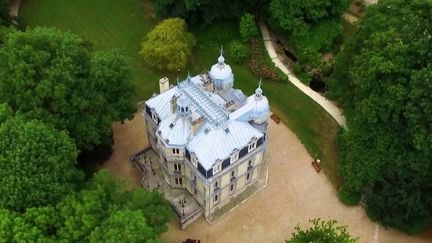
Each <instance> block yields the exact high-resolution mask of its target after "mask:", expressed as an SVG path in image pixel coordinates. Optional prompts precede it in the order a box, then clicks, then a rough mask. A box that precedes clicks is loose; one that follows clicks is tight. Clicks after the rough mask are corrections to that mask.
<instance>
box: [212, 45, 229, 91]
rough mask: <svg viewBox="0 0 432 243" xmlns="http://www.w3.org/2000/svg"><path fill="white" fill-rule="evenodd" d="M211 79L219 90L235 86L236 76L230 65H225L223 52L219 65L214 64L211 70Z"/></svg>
mask: <svg viewBox="0 0 432 243" xmlns="http://www.w3.org/2000/svg"><path fill="white" fill-rule="evenodd" d="M210 77H211V78H212V79H213V80H214V83H215V86H216V88H217V89H225V88H228V87H232V86H233V82H234V74H233V72H232V69H231V67H230V65H228V64H226V63H225V58H224V57H223V55H222V51H221V55H220V56H219V58H218V63H216V64H214V65H213V66H212V67H211V69H210Z"/></svg>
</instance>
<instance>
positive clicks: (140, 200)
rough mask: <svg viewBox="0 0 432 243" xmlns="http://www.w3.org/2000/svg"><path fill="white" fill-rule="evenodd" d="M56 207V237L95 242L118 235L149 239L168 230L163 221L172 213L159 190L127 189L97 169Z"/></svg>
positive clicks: (114, 237)
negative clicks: (57, 215) (80, 186)
mask: <svg viewBox="0 0 432 243" xmlns="http://www.w3.org/2000/svg"><path fill="white" fill-rule="evenodd" d="M57 209H58V211H59V214H60V222H61V223H60V226H59V228H58V229H57V235H58V237H59V239H63V240H69V241H78V242H81V241H85V239H87V238H88V237H90V239H91V241H95V242H96V241H99V242H100V241H108V242H118V241H117V240H116V239H119V238H118V237H124V238H123V239H130V240H131V242H140V241H142V239H143V237H145V238H146V239H147V240H152V239H155V238H156V237H157V236H158V235H160V234H161V233H162V232H164V231H165V230H166V229H167V228H166V226H165V224H166V223H167V222H168V221H169V220H170V219H171V216H172V211H171V207H170V205H169V203H168V202H167V201H166V200H165V199H164V198H163V196H162V195H161V194H160V193H158V192H150V191H145V190H144V189H142V188H140V189H135V190H132V191H128V192H127V191H125V188H124V185H123V184H121V183H119V182H117V181H116V180H115V179H114V178H113V177H112V176H111V175H110V174H109V173H108V172H107V171H100V172H98V173H97V174H96V175H95V176H94V178H93V179H92V180H91V181H89V182H88V183H87V185H86V186H85V187H84V188H83V189H82V190H81V191H79V192H77V193H74V194H71V195H69V196H67V197H65V198H64V200H63V201H62V202H61V203H60V204H59V205H58V206H57ZM132 215H134V216H132ZM143 219H144V220H143ZM142 220H143V221H142ZM138 221H140V223H138ZM137 223H138V224H137ZM119 225H121V227H120V226H119ZM141 227H142V228H141ZM139 230H143V232H141V233H142V234H143V235H140V234H139V233H138V232H137V231H139ZM127 233H130V234H131V235H129V236H126V235H125V234H127ZM117 234H120V235H117ZM122 241H124V240H122Z"/></svg>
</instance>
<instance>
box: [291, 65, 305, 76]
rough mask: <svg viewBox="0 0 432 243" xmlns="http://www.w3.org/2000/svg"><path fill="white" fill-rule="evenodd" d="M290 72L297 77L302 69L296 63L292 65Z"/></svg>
mask: <svg viewBox="0 0 432 243" xmlns="http://www.w3.org/2000/svg"><path fill="white" fill-rule="evenodd" d="M292 71H293V73H294V74H295V75H299V74H300V73H301V72H303V69H302V67H301V66H300V64H298V63H294V64H293V65H292Z"/></svg>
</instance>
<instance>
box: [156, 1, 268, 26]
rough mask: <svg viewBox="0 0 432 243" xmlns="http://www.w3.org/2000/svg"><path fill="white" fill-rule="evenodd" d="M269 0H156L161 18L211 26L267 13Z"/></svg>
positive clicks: (157, 10)
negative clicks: (245, 16)
mask: <svg viewBox="0 0 432 243" xmlns="http://www.w3.org/2000/svg"><path fill="white" fill-rule="evenodd" d="M267 4H268V0H248V1H231V0H219V1H211V0H156V1H155V9H156V13H157V14H158V15H159V16H161V17H168V16H169V17H180V18H183V19H185V20H186V21H187V22H188V23H190V24H203V23H206V24H210V23H213V22H214V21H215V20H218V19H239V18H240V17H241V16H242V15H243V14H244V13H246V12H251V13H254V14H260V13H265V11H264V12H263V11H262V10H263V9H266V7H267Z"/></svg>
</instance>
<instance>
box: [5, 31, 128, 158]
mask: <svg viewBox="0 0 432 243" xmlns="http://www.w3.org/2000/svg"><path fill="white" fill-rule="evenodd" d="M0 59H1V60H2V62H1V63H0V102H5V103H7V104H9V106H10V107H11V108H12V110H13V111H19V112H20V113H21V114H22V115H23V116H24V117H26V118H31V119H40V120H42V121H44V122H47V123H51V124H53V125H54V126H55V127H56V128H57V129H59V130H63V129H65V130H67V131H69V135H70V136H71V137H72V138H73V139H74V141H75V143H76V144H77V146H78V148H79V149H80V150H90V149H92V148H93V147H94V146H95V145H100V144H109V143H110V141H111V140H110V138H111V133H112V131H111V123H112V122H114V121H119V120H124V119H126V118H129V117H131V115H132V113H133V111H134V104H133V101H134V93H133V90H132V87H131V85H130V84H129V82H128V80H129V77H130V76H129V71H128V68H127V67H126V64H125V61H124V59H123V57H122V56H121V55H120V54H119V53H118V52H92V50H91V48H90V47H89V44H88V43H87V42H86V41H84V40H82V39H81V38H79V37H78V36H76V35H74V34H71V33H62V32H59V31H56V30H54V29H47V28H35V29H31V30H27V31H26V32H19V31H16V32H13V33H11V34H10V35H9V36H8V38H7V40H6V41H5V43H4V44H3V46H2V47H1V48H0Z"/></svg>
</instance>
